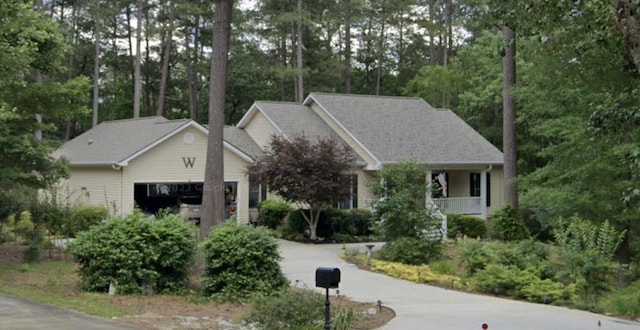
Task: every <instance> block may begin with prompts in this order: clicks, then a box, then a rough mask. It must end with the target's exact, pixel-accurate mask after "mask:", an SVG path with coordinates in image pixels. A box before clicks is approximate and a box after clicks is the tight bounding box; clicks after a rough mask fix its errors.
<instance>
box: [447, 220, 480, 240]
mask: <svg viewBox="0 0 640 330" xmlns="http://www.w3.org/2000/svg"><path fill="white" fill-rule="evenodd" d="M447 229H448V233H447V236H448V237H449V238H456V235H457V233H458V231H459V232H460V233H461V234H462V235H465V236H467V237H470V238H478V237H480V238H484V237H485V236H486V235H487V225H486V223H485V222H484V220H482V219H480V218H476V217H472V216H468V215H463V214H447Z"/></svg>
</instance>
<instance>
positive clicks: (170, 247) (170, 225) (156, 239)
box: [69, 212, 197, 293]
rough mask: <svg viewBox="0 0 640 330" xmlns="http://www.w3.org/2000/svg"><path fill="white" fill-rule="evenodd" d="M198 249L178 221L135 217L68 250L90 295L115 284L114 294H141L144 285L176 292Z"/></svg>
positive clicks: (92, 232)
mask: <svg viewBox="0 0 640 330" xmlns="http://www.w3.org/2000/svg"><path fill="white" fill-rule="evenodd" d="M196 247H197V243H196V238H195V231H194V229H193V227H192V226H190V225H189V224H188V223H186V222H185V221H184V220H183V219H181V218H180V217H179V216H177V215H171V214H168V215H165V216H163V217H161V218H160V219H158V220H149V219H147V218H146V217H145V216H144V215H143V214H142V213H139V212H136V213H134V214H133V215H130V216H128V217H126V218H124V219H121V218H115V219H111V220H109V221H107V223H106V224H104V225H100V226H93V227H91V228H90V229H89V230H87V231H83V232H80V233H79V234H78V237H77V238H76V240H75V241H73V242H72V243H71V244H69V251H70V252H71V254H72V255H73V256H74V258H75V260H76V262H77V263H78V264H79V266H80V268H79V270H78V272H79V274H80V278H81V280H82V284H83V287H84V288H85V289H87V290H89V291H106V290H107V289H108V288H109V284H110V283H115V284H116V285H117V291H118V293H140V292H142V291H143V287H146V286H150V287H151V288H152V289H153V290H154V291H156V292H176V291H180V290H182V289H184V288H185V287H186V285H187V283H188V278H187V272H188V270H189V267H190V266H191V265H192V264H193V261H194V256H195V252H196Z"/></svg>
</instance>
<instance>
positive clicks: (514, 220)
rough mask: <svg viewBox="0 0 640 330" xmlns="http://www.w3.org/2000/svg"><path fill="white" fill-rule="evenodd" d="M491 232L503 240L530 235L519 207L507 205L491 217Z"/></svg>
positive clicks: (520, 238) (523, 237)
mask: <svg viewBox="0 0 640 330" xmlns="http://www.w3.org/2000/svg"><path fill="white" fill-rule="evenodd" d="M489 233H490V235H491V237H492V238H495V239H499V240H502V241H520V240H523V239H527V238H529V237H530V235H529V231H528V230H527V228H526V227H525V226H524V223H523V222H522V217H521V216H520V213H518V210H517V209H514V208H512V207H509V206H505V207H503V208H501V209H500V210H498V211H497V212H496V213H494V214H493V216H492V217H491V225H490V226H489Z"/></svg>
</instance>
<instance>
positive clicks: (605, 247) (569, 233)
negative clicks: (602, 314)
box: [554, 216, 624, 305]
mask: <svg viewBox="0 0 640 330" xmlns="http://www.w3.org/2000/svg"><path fill="white" fill-rule="evenodd" d="M554 235H555V238H556V243H557V244H558V246H559V248H560V256H561V259H562V266H561V267H562V269H563V271H564V273H565V274H566V276H567V277H568V278H570V279H571V280H573V281H574V282H575V283H576V284H577V290H578V293H579V294H580V295H581V296H582V299H583V300H584V302H586V303H587V304H590V305H597V304H598V299H599V298H600V296H601V295H602V294H603V293H604V292H606V291H609V290H610V289H611V282H612V278H613V276H614V275H615V274H616V271H617V269H618V268H617V267H616V265H615V263H614V262H613V260H612V258H613V256H614V254H615V252H616V250H617V248H618V246H619V245H620V243H621V242H622V239H623V237H624V232H618V231H617V230H616V229H615V228H614V227H613V226H612V225H610V224H609V222H608V221H605V222H603V223H602V224H600V225H597V224H594V223H591V222H589V221H587V220H584V219H581V218H579V217H577V216H573V217H571V218H569V219H566V220H565V219H561V220H560V221H559V226H558V227H557V228H556V229H555V231H554Z"/></svg>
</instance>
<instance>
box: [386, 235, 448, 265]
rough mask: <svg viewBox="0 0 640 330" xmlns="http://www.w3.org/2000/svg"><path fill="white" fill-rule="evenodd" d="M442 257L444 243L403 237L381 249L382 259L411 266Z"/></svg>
mask: <svg viewBox="0 0 640 330" xmlns="http://www.w3.org/2000/svg"><path fill="white" fill-rule="evenodd" d="M441 256H442V241H440V240H432V239H428V238H409V237H401V238H398V239H395V240H393V241H391V242H388V243H387V244H385V245H384V246H383V247H382V249H380V259H382V260H387V261H393V262H400V263H403V264H409V265H422V264H426V263H429V261H431V260H436V259H438V258H440V257H441Z"/></svg>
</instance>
